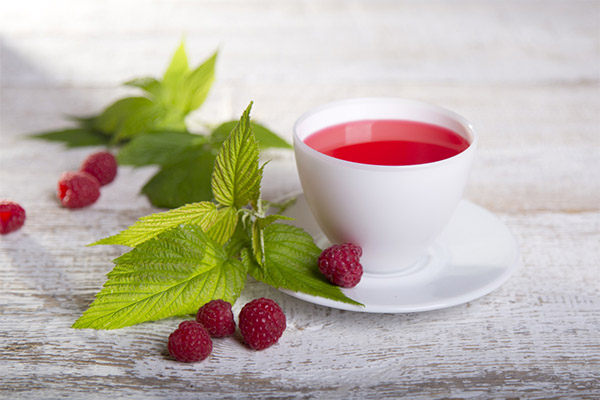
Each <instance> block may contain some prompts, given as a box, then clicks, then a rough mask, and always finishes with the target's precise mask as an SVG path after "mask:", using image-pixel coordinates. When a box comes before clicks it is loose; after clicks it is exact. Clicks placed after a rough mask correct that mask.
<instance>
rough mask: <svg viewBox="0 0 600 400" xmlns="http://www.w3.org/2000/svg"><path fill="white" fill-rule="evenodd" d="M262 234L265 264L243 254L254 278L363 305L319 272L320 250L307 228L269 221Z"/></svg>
mask: <svg viewBox="0 0 600 400" xmlns="http://www.w3.org/2000/svg"><path fill="white" fill-rule="evenodd" d="M263 233H264V236H263V238H264V261H265V264H264V267H261V266H260V264H259V263H258V262H257V260H256V259H255V258H254V257H251V256H249V254H248V252H247V251H246V252H245V253H244V252H243V254H242V255H243V256H242V262H243V263H244V264H246V267H247V268H248V272H249V274H250V275H252V277H253V278H254V279H256V280H259V281H261V282H264V283H266V284H268V285H271V286H273V287H275V288H284V289H288V290H291V291H294V292H302V293H307V294H310V295H313V296H319V297H325V298H328V299H332V300H336V301H341V302H344V303H349V304H356V305H362V304H360V303H358V302H356V301H354V300H352V299H350V298H348V297H346V295H344V294H343V293H342V291H341V289H340V288H339V287H338V286H335V285H332V284H331V283H330V282H328V281H327V280H326V279H325V277H324V276H323V274H321V273H320V271H319V268H318V266H317V260H318V258H319V254H320V253H321V250H320V249H319V248H318V247H317V245H315V243H314V241H313V239H312V237H311V236H310V235H309V234H308V233H306V232H304V230H302V229H300V228H297V227H295V226H292V225H285V224H270V225H268V226H267V227H266V228H265V229H264V231H263Z"/></svg>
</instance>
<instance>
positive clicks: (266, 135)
mask: <svg viewBox="0 0 600 400" xmlns="http://www.w3.org/2000/svg"><path fill="white" fill-rule="evenodd" d="M237 122H238V121H235V120H234V121H228V122H224V123H222V124H221V125H219V126H217V127H216V128H215V129H214V130H213V131H212V133H211V137H212V139H213V141H214V142H215V143H223V142H224V141H225V139H226V138H227V135H229V133H230V132H231V131H232V130H233V128H235V126H236V124H237ZM250 125H251V126H252V131H253V132H254V136H255V137H256V140H257V141H258V148H259V149H260V150H264V149H268V148H282V149H291V148H292V145H291V144H289V143H288V142H286V141H285V140H283V139H282V138H281V137H280V136H278V135H277V134H276V133H274V132H273V131H271V130H270V129H268V128H266V127H265V126H263V125H261V124H258V123H256V122H253V121H251V122H250Z"/></svg>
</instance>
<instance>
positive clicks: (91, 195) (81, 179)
mask: <svg viewBox="0 0 600 400" xmlns="http://www.w3.org/2000/svg"><path fill="white" fill-rule="evenodd" d="M56 194H57V196H58V198H59V199H60V202H61V203H62V205H63V206H65V207H67V208H81V207H86V206H89V205H90V204H93V203H95V202H96V200H98V197H100V184H99V183H98V180H97V179H96V178H94V177H93V176H92V175H90V174H88V173H86V172H81V171H76V172H75V171H69V172H65V173H64V174H62V176H61V177H60V179H59V180H58V188H57V190H56Z"/></svg>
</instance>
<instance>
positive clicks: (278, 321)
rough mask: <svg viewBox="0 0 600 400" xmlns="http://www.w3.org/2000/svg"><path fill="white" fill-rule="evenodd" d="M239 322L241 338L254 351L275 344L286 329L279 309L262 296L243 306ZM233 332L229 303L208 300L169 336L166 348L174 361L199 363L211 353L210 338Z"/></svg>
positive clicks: (234, 326)
mask: <svg viewBox="0 0 600 400" xmlns="http://www.w3.org/2000/svg"><path fill="white" fill-rule="evenodd" d="M238 319H239V327H240V333H241V335H242V338H243V339H244V342H246V344H247V345H248V346H249V347H250V348H251V349H253V350H264V349H266V348H268V347H270V346H272V345H274V344H275V343H277V341H278V340H279V338H280V337H281V335H282V334H283V331H285V328H286V319H285V314H284V313H283V310H282V309H281V307H279V305H278V304H277V303H276V302H275V301H273V300H271V299H267V298H264V297H261V298H259V299H255V300H252V301H250V302H249V303H247V304H246V305H244V307H243V308H242V310H241V311H240V314H239V317H238ZM235 329H236V325H235V320H234V318H233V311H232V309H231V304H230V303H228V302H226V301H224V300H211V301H209V302H208V303H206V304H204V305H203V306H202V307H200V309H199V310H198V313H197V314H196V320H195V321H183V322H182V323H180V324H179V327H178V328H177V329H176V330H175V331H174V332H173V333H171V335H170V336H169V340H168V343H167V348H168V350H169V353H170V354H171V356H172V357H173V358H175V359H176V360H177V361H182V362H196V361H202V360H204V359H205V358H207V357H208V356H209V355H210V353H211V352H212V347H213V343H212V339H211V337H212V338H221V337H226V336H231V335H233V334H234V333H235Z"/></svg>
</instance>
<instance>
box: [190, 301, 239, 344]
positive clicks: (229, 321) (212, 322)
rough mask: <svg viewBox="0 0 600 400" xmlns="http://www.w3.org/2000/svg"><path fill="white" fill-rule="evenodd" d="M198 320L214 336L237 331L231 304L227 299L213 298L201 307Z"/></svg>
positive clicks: (226, 334)
mask: <svg viewBox="0 0 600 400" xmlns="http://www.w3.org/2000/svg"><path fill="white" fill-rule="evenodd" d="M196 321H198V322H200V323H201V324H202V325H204V327H205V328H206V330H207V331H208V333H210V336H212V337H225V336H231V335H233V334H234V333H235V321H234V320H233V312H231V304H229V303H228V302H226V301H225V300H211V301H209V302H208V303H206V304H205V305H203V306H202V307H200V309H199V310H198V314H196Z"/></svg>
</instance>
